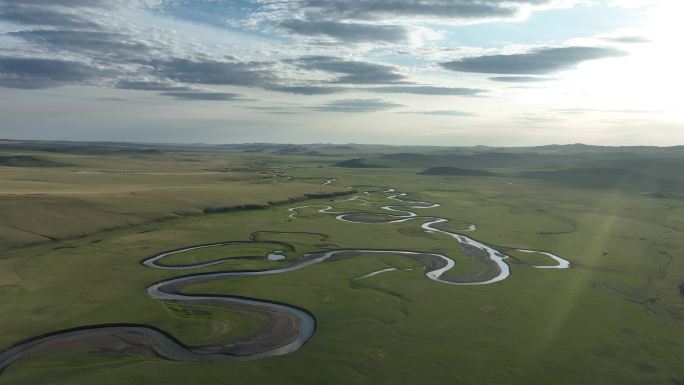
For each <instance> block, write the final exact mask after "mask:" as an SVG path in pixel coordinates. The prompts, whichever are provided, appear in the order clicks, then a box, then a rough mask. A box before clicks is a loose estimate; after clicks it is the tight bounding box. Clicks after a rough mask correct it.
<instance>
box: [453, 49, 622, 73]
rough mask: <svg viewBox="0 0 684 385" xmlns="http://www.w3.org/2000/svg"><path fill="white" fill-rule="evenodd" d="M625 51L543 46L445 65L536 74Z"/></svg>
mask: <svg viewBox="0 0 684 385" xmlns="http://www.w3.org/2000/svg"><path fill="white" fill-rule="evenodd" d="M625 55H626V53H625V52H623V51H620V50H617V49H614V48H600V47H562V48H540V49H535V50H533V51H530V52H527V53H520V54H511V55H486V56H474V57H467V58H464V59H460V60H454V61H450V62H446V63H442V67H444V68H446V69H449V70H452V71H459V72H477V73H491V74H522V75H534V74H547V73H551V72H556V71H561V70H565V69H569V68H573V67H575V66H576V65H577V64H579V63H581V62H584V61H588V60H595V59H603V58H610V57H618V56H625Z"/></svg>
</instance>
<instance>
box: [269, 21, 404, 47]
mask: <svg viewBox="0 0 684 385" xmlns="http://www.w3.org/2000/svg"><path fill="white" fill-rule="evenodd" d="M279 26H280V28H281V29H283V30H284V31H286V32H289V33H293V34H298V35H305V36H327V37H332V38H335V39H337V40H339V41H344V42H348V43H360V42H387V43H398V42H403V41H406V40H407V39H408V30H407V29H406V28H404V27H400V26H395V25H373V24H363V23H340V22H336V21H304V20H287V21H283V22H282V23H280V25H279Z"/></svg>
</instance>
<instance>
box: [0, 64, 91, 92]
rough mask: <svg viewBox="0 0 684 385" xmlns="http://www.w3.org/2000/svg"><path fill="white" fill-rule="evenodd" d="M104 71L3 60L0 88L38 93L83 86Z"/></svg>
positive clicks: (73, 66) (85, 66) (84, 67)
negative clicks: (50, 89) (66, 85)
mask: <svg viewBox="0 0 684 385" xmlns="http://www.w3.org/2000/svg"><path fill="white" fill-rule="evenodd" d="M102 74H103V71H102V70H99V69H97V68H94V67H91V66H88V65H86V64H84V63H80V62H76V61H70V60H56V59H39V58H18V57H2V56H0V87H8V88H23V89H38V88H50V87H58V86H62V85H65V84H83V83H86V82H87V81H89V80H92V79H94V78H97V77H98V76H101V75H102Z"/></svg>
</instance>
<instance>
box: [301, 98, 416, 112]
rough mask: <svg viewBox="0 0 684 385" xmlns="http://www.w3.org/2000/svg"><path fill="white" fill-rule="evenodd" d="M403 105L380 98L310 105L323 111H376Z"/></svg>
mask: <svg viewBox="0 0 684 385" xmlns="http://www.w3.org/2000/svg"><path fill="white" fill-rule="evenodd" d="M402 106H403V105H401V104H398V103H394V102H388V101H386V100H382V99H343V100H335V101H332V102H329V103H326V104H324V105H322V106H318V107H312V109H314V110H316V111H323V112H352V113H353V112H376V111H384V110H389V109H392V108H397V107H402Z"/></svg>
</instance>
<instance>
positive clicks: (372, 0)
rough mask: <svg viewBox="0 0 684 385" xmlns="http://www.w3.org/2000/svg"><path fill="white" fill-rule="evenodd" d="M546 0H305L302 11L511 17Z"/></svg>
mask: <svg viewBox="0 0 684 385" xmlns="http://www.w3.org/2000/svg"><path fill="white" fill-rule="evenodd" d="M547 3H549V1H548V0H519V1H515V0H480V1H472V0H420V1H419V0H355V1H348V0H307V1H304V2H303V4H302V5H301V8H300V10H301V12H303V13H305V14H308V15H310V17H313V16H318V17H321V16H328V15H335V17H337V18H338V19H356V20H382V19H388V18H402V17H406V18H410V17H413V18H415V17H429V18H443V19H487V18H495V17H513V16H515V15H517V14H518V13H519V11H520V10H521V8H522V7H523V6H527V5H541V4H547Z"/></svg>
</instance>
